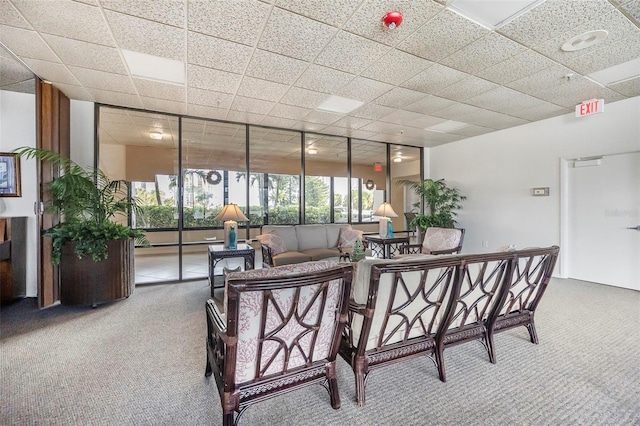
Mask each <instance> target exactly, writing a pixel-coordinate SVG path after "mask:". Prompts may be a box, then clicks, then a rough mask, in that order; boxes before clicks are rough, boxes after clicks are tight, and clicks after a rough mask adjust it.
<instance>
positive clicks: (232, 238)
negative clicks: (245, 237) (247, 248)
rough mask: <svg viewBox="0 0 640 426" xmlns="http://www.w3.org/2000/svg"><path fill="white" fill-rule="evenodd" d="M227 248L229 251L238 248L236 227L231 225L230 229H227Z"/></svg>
mask: <svg viewBox="0 0 640 426" xmlns="http://www.w3.org/2000/svg"><path fill="white" fill-rule="evenodd" d="M229 248H230V249H231V250H235V249H237V248H238V245H237V244H236V227H235V226H233V225H231V229H229Z"/></svg>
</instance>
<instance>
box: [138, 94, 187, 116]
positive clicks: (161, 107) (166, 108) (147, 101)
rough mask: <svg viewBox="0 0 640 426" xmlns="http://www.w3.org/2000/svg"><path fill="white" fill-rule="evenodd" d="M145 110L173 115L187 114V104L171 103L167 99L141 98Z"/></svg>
mask: <svg viewBox="0 0 640 426" xmlns="http://www.w3.org/2000/svg"><path fill="white" fill-rule="evenodd" d="M140 99H142V104H143V105H144V108H145V109H150V110H154V111H161V112H170V113H172V114H186V113H187V104H186V103H185V102H176V101H169V100H166V99H157V98H148V97H144V96H140Z"/></svg>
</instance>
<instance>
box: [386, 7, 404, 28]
mask: <svg viewBox="0 0 640 426" xmlns="http://www.w3.org/2000/svg"><path fill="white" fill-rule="evenodd" d="M382 23H383V24H384V26H385V27H388V28H389V29H390V30H392V29H394V28H396V27H399V26H400V24H402V13H401V12H398V11H397V10H396V11H394V12H388V13H387V14H386V15H384V16H383V17H382Z"/></svg>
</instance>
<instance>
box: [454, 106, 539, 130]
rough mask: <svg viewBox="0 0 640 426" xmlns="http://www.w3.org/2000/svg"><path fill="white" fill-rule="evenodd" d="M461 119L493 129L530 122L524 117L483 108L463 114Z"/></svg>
mask: <svg viewBox="0 0 640 426" xmlns="http://www.w3.org/2000/svg"><path fill="white" fill-rule="evenodd" d="M460 121H462V122H464V123H471V124H475V125H478V126H483V127H491V128H493V129H507V128H509V127H514V126H520V125H522V124H526V123H528V122H529V121H527V120H523V119H522V118H517V117H512V116H510V115H506V114H501V113H499V112H494V111H489V110H486V109H481V110H479V111H477V112H475V113H473V114H467V115H463V116H462V117H460Z"/></svg>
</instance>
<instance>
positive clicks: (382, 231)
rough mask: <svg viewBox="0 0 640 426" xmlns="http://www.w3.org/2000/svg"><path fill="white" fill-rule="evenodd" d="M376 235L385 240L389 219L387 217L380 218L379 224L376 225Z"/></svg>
mask: <svg viewBox="0 0 640 426" xmlns="http://www.w3.org/2000/svg"><path fill="white" fill-rule="evenodd" d="M378 234H379V235H380V236H381V237H382V238H387V236H388V234H389V218H388V217H381V218H380V222H379V224H378Z"/></svg>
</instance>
